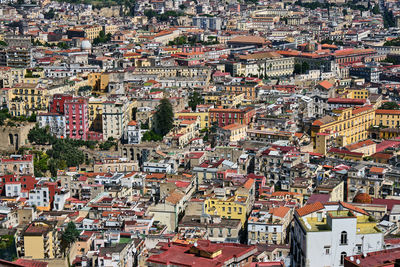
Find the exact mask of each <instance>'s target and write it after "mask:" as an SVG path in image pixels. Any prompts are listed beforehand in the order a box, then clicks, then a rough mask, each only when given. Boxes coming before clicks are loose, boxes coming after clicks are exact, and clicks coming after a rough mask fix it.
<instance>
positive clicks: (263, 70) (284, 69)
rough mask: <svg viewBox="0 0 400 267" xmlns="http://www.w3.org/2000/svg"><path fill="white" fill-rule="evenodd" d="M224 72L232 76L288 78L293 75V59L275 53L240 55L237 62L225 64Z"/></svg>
mask: <svg viewBox="0 0 400 267" xmlns="http://www.w3.org/2000/svg"><path fill="white" fill-rule="evenodd" d="M231 65H232V66H231ZM226 70H227V71H229V72H230V73H231V75H233V76H241V75H244V77H248V76H252V75H256V76H257V77H282V76H288V75H292V74H293V71H294V58H293V57H284V56H282V55H280V54H278V53H276V52H257V53H253V54H247V55H240V56H239V57H238V61H237V62H234V63H229V62H228V63H227V66H226Z"/></svg>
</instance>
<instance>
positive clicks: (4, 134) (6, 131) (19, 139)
mask: <svg viewBox="0 0 400 267" xmlns="http://www.w3.org/2000/svg"><path fill="white" fill-rule="evenodd" d="M15 124H16V126H1V127H0V151H2V152H16V151H17V150H18V149H19V148H20V147H23V146H26V145H28V144H29V141H28V133H29V131H30V129H32V128H33V127H35V123H29V122H17V123H15Z"/></svg>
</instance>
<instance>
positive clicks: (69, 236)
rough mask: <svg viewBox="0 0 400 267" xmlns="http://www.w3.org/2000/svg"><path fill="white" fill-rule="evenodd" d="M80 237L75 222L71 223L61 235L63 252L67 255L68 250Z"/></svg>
mask: <svg viewBox="0 0 400 267" xmlns="http://www.w3.org/2000/svg"><path fill="white" fill-rule="evenodd" d="M78 236H79V230H78V229H76V225H75V223H74V222H69V223H68V225H67V227H66V228H65V231H64V232H63V233H62V235H61V250H62V251H63V252H64V253H65V251H66V249H67V248H68V247H70V246H71V244H73V243H74V242H75V241H76V239H77V238H78Z"/></svg>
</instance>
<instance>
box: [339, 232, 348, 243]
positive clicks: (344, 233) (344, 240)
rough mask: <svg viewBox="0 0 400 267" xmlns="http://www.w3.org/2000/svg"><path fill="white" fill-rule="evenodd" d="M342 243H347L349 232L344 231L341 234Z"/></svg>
mask: <svg viewBox="0 0 400 267" xmlns="http://www.w3.org/2000/svg"><path fill="white" fill-rule="evenodd" d="M340 245H347V232H346V231H343V232H342V234H341V235H340Z"/></svg>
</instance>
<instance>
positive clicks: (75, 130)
mask: <svg viewBox="0 0 400 267" xmlns="http://www.w3.org/2000/svg"><path fill="white" fill-rule="evenodd" d="M64 112H65V136H66V137H68V138H71V139H81V140H87V132H88V130H89V118H88V101H87V99H85V98H82V97H76V98H73V99H70V100H66V101H65V103H64Z"/></svg>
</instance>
